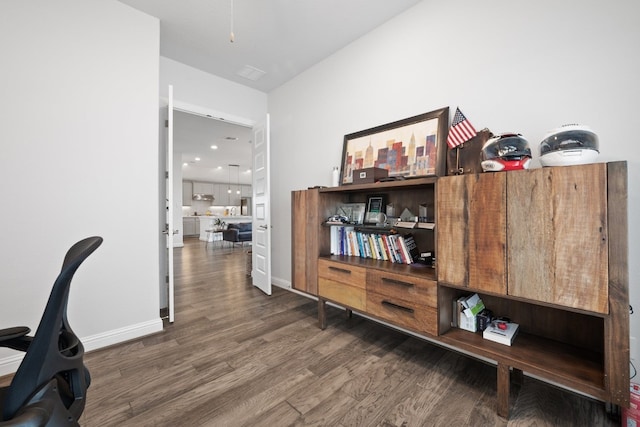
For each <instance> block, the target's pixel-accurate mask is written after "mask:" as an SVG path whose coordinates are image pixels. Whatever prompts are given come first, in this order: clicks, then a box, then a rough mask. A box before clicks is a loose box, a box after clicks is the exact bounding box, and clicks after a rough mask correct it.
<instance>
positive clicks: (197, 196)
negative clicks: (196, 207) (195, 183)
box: [193, 194, 214, 202]
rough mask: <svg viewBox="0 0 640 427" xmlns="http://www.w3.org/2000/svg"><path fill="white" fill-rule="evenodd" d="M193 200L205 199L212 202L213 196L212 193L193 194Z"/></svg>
mask: <svg viewBox="0 0 640 427" xmlns="http://www.w3.org/2000/svg"><path fill="white" fill-rule="evenodd" d="M193 200H206V201H211V202H213V200H214V197H213V195H212V194H194V195H193Z"/></svg>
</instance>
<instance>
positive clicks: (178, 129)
mask: <svg viewBox="0 0 640 427" xmlns="http://www.w3.org/2000/svg"><path fill="white" fill-rule="evenodd" d="M161 123H162V124H164V119H162V120H161ZM251 126H252V122H251V121H249V120H245V119H241V118H237V117H234V118H232V120H231V119H230V120H227V119H225V117H224V115H221V114H211V112H209V111H207V110H206V109H203V108H197V107H193V106H186V107H185V105H180V103H179V102H174V109H173V130H174V131H173V141H174V151H173V157H174V161H173V167H172V172H173V173H172V174H171V175H172V182H170V183H169V182H166V184H165V181H164V179H163V178H164V175H165V173H164V171H165V167H164V164H165V163H163V161H162V159H161V161H160V163H161V165H162V166H161V175H162V177H161V179H160V182H161V183H162V184H161V187H164V188H161V194H167V193H168V192H167V188H168V187H169V186H170V187H171V188H172V189H173V202H172V206H174V209H173V211H174V212H173V215H172V218H173V223H174V224H175V226H174V228H175V229H176V230H177V234H176V236H175V237H176V238H175V243H174V245H173V247H174V248H175V247H182V246H183V244H184V242H183V238H184V228H183V216H193V217H195V218H193V219H198V218H199V217H201V216H203V217H204V215H206V214H207V213H209V214H211V215H212V216H213V215H221V214H223V213H225V210H227V211H230V212H233V213H235V212H237V213H238V214H240V212H241V211H242V205H241V202H240V197H238V198H237V203H236V201H235V197H236V196H237V195H239V194H240V187H242V188H247V187H248V188H249V190H248V195H247V194H246V193H245V194H244V195H245V196H248V197H247V199H248V200H250V194H251V190H250V188H251V185H252V184H253V183H252V177H251V166H250V165H251V162H252V156H251V152H252V148H251V138H252V128H251ZM161 135H163V133H161ZM164 135H165V136H166V128H165V132H164ZM167 139H168V138H164V141H166V140H167ZM161 151H162V150H161ZM230 165H234V166H235V167H234V168H233V172H234V173H233V174H232V173H231V167H230ZM183 180H189V181H190V182H210V183H217V184H218V186H217V187H218V188H219V189H220V191H219V192H218V193H217V199H218V200H217V201H214V200H212V201H210V202H202V203H201V204H202V206H199V205H197V206H199V207H195V208H194V207H191V206H190V205H193V202H191V200H192V197H191V194H183V185H182V182H183ZM163 184H164V185H163ZM224 187H226V190H227V191H224V192H223V191H222V189H223V188H224ZM232 191H233V193H232ZM198 203H199V202H198ZM205 204H206V206H205ZM165 205H166V203H165V201H164V200H162V201H161V210H160V211H161V212H160V214H161V216H162V215H163V213H164V206H165ZM231 205H234V209H233V210H231V209H229V207H230V206H231ZM235 205H237V208H235ZM183 206H184V207H183ZM212 216H211V217H212ZM211 217H210V216H207V217H206V218H207V219H210V218H211ZM190 219H191V218H190ZM162 221H163V222H164V219H163V220H162ZM164 246H166V245H163V247H164ZM160 261H161V262H160V264H161V266H160V268H161V273H162V274H161V277H165V275H166V271H168V262H169V261H168V259H167V257H166V256H162V254H161V256H160ZM166 282H167V283H168V282H169V280H168V279H167V281H166ZM169 292H170V287H169V286H167V284H166V283H165V280H162V281H161V284H160V294H161V298H160V303H161V307H160V313H161V317H164V316H163V313H165V312H170V310H168V307H169V301H170V300H171V295H169Z"/></svg>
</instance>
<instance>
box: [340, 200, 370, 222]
mask: <svg viewBox="0 0 640 427" xmlns="http://www.w3.org/2000/svg"><path fill="white" fill-rule="evenodd" d="M365 209H366V207H365V204H364V203H344V204H342V205H340V206H339V207H338V215H343V216H346V217H347V218H348V219H349V223H350V224H362V223H363V222H364V212H365Z"/></svg>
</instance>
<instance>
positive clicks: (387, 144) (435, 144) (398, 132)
mask: <svg viewBox="0 0 640 427" xmlns="http://www.w3.org/2000/svg"><path fill="white" fill-rule="evenodd" d="M433 113H439V114H433ZM433 113H426V114H422V115H419V116H415V117H411V118H408V119H404V120H400V121H398V122H394V123H390V124H388V125H383V126H379V127H376V128H372V129H369V130H366V131H361V132H357V133H353V134H350V135H345V140H344V148H343V157H342V159H343V162H342V169H341V179H342V181H341V183H342V184H350V183H353V173H354V171H356V170H358V169H366V168H372V167H376V168H382V169H386V170H387V171H388V174H389V176H390V177H404V178H410V177H420V176H434V175H437V173H438V172H439V163H438V161H439V160H441V159H439V150H438V148H439V145H442V142H443V141H444V140H445V139H446V137H445V135H444V133H446V126H447V123H446V121H447V119H448V108H446V109H442V110H438V111H436V112H433ZM444 113H447V114H446V116H447V117H444V118H443V117H442V115H443V114H444ZM443 123H444V125H443ZM443 129H444V131H443Z"/></svg>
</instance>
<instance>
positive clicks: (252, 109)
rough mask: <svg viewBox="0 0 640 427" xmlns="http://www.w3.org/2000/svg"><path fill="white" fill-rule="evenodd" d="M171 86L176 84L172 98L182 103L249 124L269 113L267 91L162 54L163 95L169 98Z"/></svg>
mask: <svg viewBox="0 0 640 427" xmlns="http://www.w3.org/2000/svg"><path fill="white" fill-rule="evenodd" d="M169 85H173V97H174V99H175V101H176V103H177V104H179V105H184V104H189V105H192V106H196V107H200V109H206V110H213V111H218V112H220V113H224V114H225V117H228V118H231V119H232V118H240V119H243V121H245V122H248V123H249V124H253V123H255V122H256V121H258V120H260V119H261V118H264V116H265V115H266V112H267V94H266V93H264V92H260V91H258V90H255V89H252V88H249V87H247V86H242V85H239V84H237V83H235V82H232V81H230V80H225V79H223V78H221V77H218V76H214V75H212V74H208V73H205V72H204V71H201V70H198V69H196V68H193V67H189V66H188V65H185V64H182V63H180V62H176V61H174V60H172V59H169V58H165V57H163V56H161V57H160V96H161V97H163V98H166V97H167V87H168V86H169Z"/></svg>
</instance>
